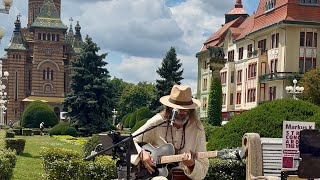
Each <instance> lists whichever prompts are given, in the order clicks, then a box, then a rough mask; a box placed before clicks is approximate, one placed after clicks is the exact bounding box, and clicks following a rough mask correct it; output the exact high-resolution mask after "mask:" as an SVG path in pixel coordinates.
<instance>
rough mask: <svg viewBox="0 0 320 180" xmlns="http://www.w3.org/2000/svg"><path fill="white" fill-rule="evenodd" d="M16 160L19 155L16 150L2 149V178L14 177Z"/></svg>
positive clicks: (0, 152)
mask: <svg viewBox="0 0 320 180" xmlns="http://www.w3.org/2000/svg"><path fill="white" fill-rule="evenodd" d="M16 161H17V157H16V154H15V153H14V152H12V151H10V150H6V149H0V179H3V180H9V179H11V178H12V175H13V170H14V167H15V166H16Z"/></svg>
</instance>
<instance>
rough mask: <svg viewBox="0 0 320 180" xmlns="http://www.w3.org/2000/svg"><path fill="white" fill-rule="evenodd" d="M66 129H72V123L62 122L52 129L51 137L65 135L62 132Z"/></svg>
mask: <svg viewBox="0 0 320 180" xmlns="http://www.w3.org/2000/svg"><path fill="white" fill-rule="evenodd" d="M66 127H70V123H68V122H60V123H59V124H57V125H55V126H54V127H52V128H51V129H50V131H49V134H50V135H63V134H62V130H63V129H64V128H66Z"/></svg>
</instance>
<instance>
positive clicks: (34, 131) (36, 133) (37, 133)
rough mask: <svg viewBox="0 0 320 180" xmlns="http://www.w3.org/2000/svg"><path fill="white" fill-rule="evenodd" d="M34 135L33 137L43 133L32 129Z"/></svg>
mask: <svg viewBox="0 0 320 180" xmlns="http://www.w3.org/2000/svg"><path fill="white" fill-rule="evenodd" d="M32 134H33V135H41V131H40V130H38V129H32Z"/></svg>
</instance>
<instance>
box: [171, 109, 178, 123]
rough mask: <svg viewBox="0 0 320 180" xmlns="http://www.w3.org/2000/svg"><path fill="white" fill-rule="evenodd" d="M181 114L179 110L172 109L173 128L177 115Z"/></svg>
mask: <svg viewBox="0 0 320 180" xmlns="http://www.w3.org/2000/svg"><path fill="white" fill-rule="evenodd" d="M178 114H179V109H177V108H174V109H172V114H171V119H170V125H171V126H172V125H173V123H174V121H175V120H176V117H177V115H178Z"/></svg>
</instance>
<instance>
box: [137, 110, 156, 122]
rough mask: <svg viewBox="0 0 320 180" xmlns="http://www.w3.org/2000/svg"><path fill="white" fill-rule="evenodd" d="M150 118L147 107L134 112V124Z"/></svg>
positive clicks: (150, 113) (150, 114)
mask: <svg viewBox="0 0 320 180" xmlns="http://www.w3.org/2000/svg"><path fill="white" fill-rule="evenodd" d="M152 116H153V114H152V112H151V111H150V109H149V108H148V107H141V108H139V109H138V110H137V111H136V123H137V122H139V121H141V120H144V119H146V118H151V117H152Z"/></svg>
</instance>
